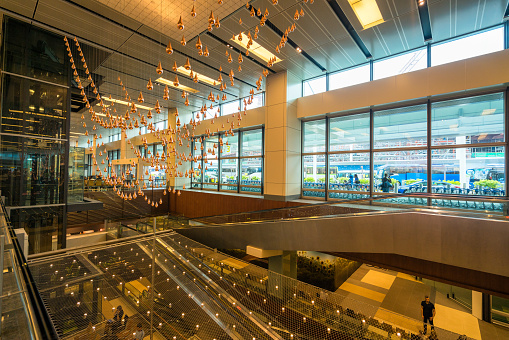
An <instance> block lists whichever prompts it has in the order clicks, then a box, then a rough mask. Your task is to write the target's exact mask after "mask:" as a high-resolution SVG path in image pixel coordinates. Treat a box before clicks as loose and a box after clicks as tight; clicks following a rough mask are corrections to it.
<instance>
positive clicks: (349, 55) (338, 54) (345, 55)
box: [306, 36, 367, 72]
mask: <svg viewBox="0 0 509 340" xmlns="http://www.w3.org/2000/svg"><path fill="white" fill-rule="evenodd" d="M306 52H307V53H309V54H310V55H311V56H312V57H313V58H314V59H315V60H316V61H318V62H319V63H320V64H321V65H323V66H324V67H325V68H326V69H327V72H334V71H337V70H340V69H344V68H347V67H350V66H353V65H358V64H362V63H365V62H366V61H367V60H366V57H365V56H364V54H363V53H362V52H361V50H360V49H359V48H358V47H357V45H356V44H355V43H354V41H353V40H352V38H350V37H349V36H348V37H343V39H340V40H333V41H329V42H328V43H325V44H323V45H321V46H318V47H316V48H314V49H309V50H306Z"/></svg>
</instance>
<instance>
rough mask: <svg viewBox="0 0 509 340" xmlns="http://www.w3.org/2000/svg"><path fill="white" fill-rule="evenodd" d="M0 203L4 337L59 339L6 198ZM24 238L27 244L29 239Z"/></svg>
mask: <svg viewBox="0 0 509 340" xmlns="http://www.w3.org/2000/svg"><path fill="white" fill-rule="evenodd" d="M0 205H1V212H0V215H1V216H0V268H1V269H2V271H1V273H0V316H1V318H0V331H1V338H2V339H57V337H58V335H57V332H56V330H55V327H54V326H53V323H52V321H51V318H50V317H49V314H48V312H47V310H46V308H45V306H44V301H43V300H42V299H41V296H40V294H39V292H38V290H37V287H36V286H35V283H34V279H33V277H32V274H31V273H30V271H29V270H28V267H27V263H26V259H25V254H24V251H23V249H22V248H21V246H20V242H19V241H18V236H17V235H16V232H15V231H14V230H13V229H12V226H11V224H10V221H9V217H8V215H7V212H6V210H5V206H4V203H3V200H2V201H1V203H0ZM22 235H23V234H22ZM25 235H26V234H25ZM24 242H25V244H26V242H27V240H26V239H25V241H24Z"/></svg>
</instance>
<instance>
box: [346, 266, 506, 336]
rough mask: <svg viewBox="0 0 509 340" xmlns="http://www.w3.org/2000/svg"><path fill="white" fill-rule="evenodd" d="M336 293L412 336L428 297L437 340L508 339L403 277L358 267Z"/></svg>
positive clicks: (503, 332) (502, 330)
mask: <svg viewBox="0 0 509 340" xmlns="http://www.w3.org/2000/svg"><path fill="white" fill-rule="evenodd" d="M338 292H340V293H342V294H343V295H346V296H347V299H350V300H358V301H361V302H365V303H367V304H369V305H370V306H371V307H372V308H375V309H376V313H375V314H374V315H375V318H377V319H379V320H380V321H385V322H387V323H390V324H392V325H394V326H397V327H399V328H402V329H406V330H408V331H411V332H413V333H418V332H419V331H420V330H422V329H423V324H422V321H421V320H422V318H421V306H420V304H421V301H422V300H424V296H425V295H428V296H429V297H430V300H431V301H432V302H433V303H434V304H435V310H436V317H435V326H436V327H437V335H438V336H439V338H440V339H441V340H442V339H444V340H447V339H457V337H458V334H465V335H467V336H468V337H469V338H472V339H477V340H502V339H506V340H507V339H509V329H505V328H503V327H499V326H496V325H494V324H490V323H487V322H484V321H481V320H479V319H477V318H476V317H474V316H473V315H472V314H471V312H470V311H469V310H468V309H466V308H464V307H462V306H460V305H459V304H457V303H456V302H455V301H453V300H451V299H448V298H447V297H446V296H445V295H443V294H441V293H439V292H436V291H435V289H434V288H432V287H430V286H427V285H425V284H423V283H422V282H420V281H417V280H415V278H414V277H413V276H410V275H407V274H403V273H397V272H393V271H390V270H385V269H380V268H375V267H372V266H368V265H362V266H361V267H360V268H359V269H358V270H357V271H356V272H355V273H354V274H352V275H351V276H350V278H349V279H348V280H347V281H346V282H345V283H343V285H341V287H340V288H339V289H338ZM347 299H346V300H347ZM366 308H367V309H369V307H367V306H366ZM371 315H373V314H371Z"/></svg>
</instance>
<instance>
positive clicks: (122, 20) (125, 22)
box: [70, 0, 142, 30]
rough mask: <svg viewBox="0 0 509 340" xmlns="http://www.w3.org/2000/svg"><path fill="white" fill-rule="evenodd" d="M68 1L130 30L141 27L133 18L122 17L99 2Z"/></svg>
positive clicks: (92, 0) (91, 0)
mask: <svg viewBox="0 0 509 340" xmlns="http://www.w3.org/2000/svg"><path fill="white" fill-rule="evenodd" d="M70 1H72V2H74V3H76V4H78V5H80V6H82V7H84V8H86V9H88V10H89V11H92V12H94V13H97V14H99V15H101V16H103V17H105V18H108V19H109V20H112V21H115V22H117V23H119V24H120V25H122V26H125V27H127V28H130V29H132V30H137V29H138V28H139V27H140V26H141V25H142V24H141V23H140V22H139V21H136V20H134V19H133V18H130V17H128V16H126V15H123V14H122V13H120V12H118V11H116V10H114V9H112V8H111V7H108V6H106V5H103V4H102V3H100V2H99V1H96V0H70Z"/></svg>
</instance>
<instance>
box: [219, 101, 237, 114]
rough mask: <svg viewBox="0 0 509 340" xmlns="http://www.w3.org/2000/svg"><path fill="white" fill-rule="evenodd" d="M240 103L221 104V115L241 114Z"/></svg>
mask: <svg viewBox="0 0 509 340" xmlns="http://www.w3.org/2000/svg"><path fill="white" fill-rule="evenodd" d="M239 107H240V102H239V101H238V100H235V101H233V102H228V103H225V104H221V115H222V116H226V115H231V114H234V113H237V112H239Z"/></svg>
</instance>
